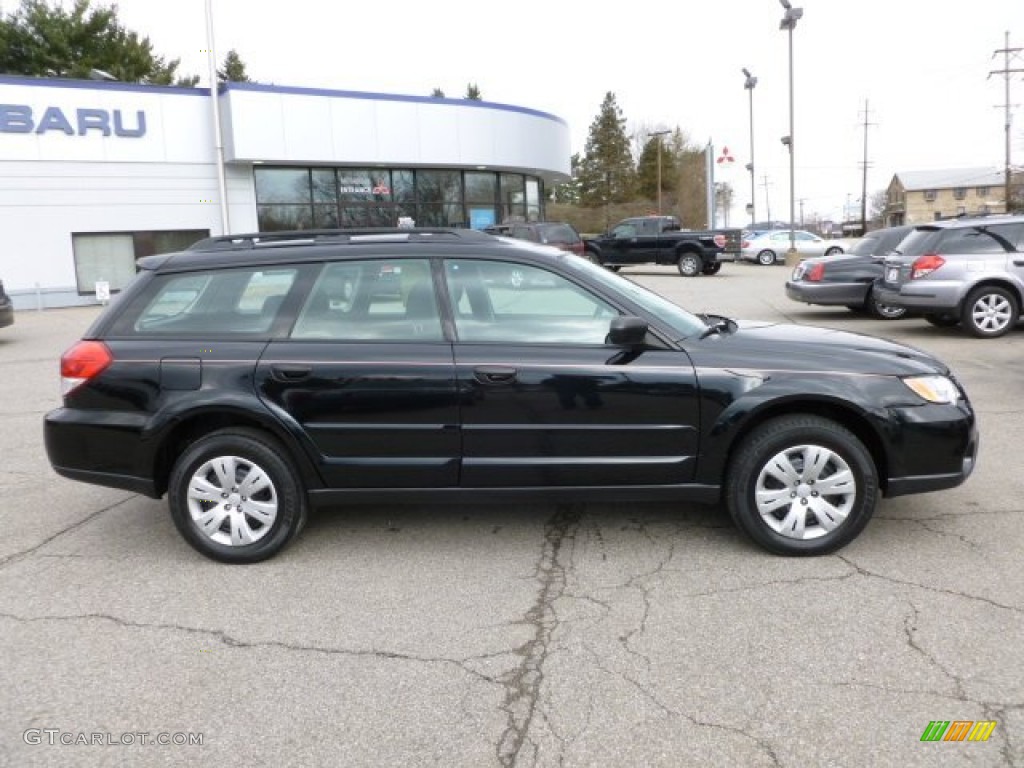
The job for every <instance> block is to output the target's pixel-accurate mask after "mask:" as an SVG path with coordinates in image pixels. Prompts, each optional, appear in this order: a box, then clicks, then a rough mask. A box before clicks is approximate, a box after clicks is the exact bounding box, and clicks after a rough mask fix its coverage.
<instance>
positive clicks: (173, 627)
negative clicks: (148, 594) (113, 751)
mask: <svg viewBox="0 0 1024 768" xmlns="http://www.w3.org/2000/svg"><path fill="white" fill-rule="evenodd" d="M0 619H8V620H10V621H16V622H19V623H22V624H34V623H37V622H47V621H54V622H71V621H105V622H109V623H112V624H115V625H116V626H119V627H123V628H126V629H143V630H161V631H162V630H170V631H174V632H183V633H185V634H189V635H199V636H201V637H204V638H206V639H209V640H213V641H215V642H218V643H220V644H221V645H224V646H226V647H227V648H232V649H234V648H238V649H243V650H252V649H270V650H282V651H292V652H297V653H317V654H323V655H325V656H345V657H351V658H376V659H386V660H389V661H414V662H420V663H430V664H446V665H451V666H455V667H458V668H459V669H461V670H462V671H463V672H465V673H466V674H468V675H470V676H471V677H475V678H477V679H478V680H481V681H484V682H487V683H490V684H493V685H502V682H501V681H500V680H498V679H497V678H494V677H491V676H490V675H485V674H483V673H482V672H478V671H476V670H475V669H472V668H471V667H469V666H467V665H468V664H470V663H471V662H474V661H478V660H482V659H486V658H489V657H490V656H493V654H484V655H482V656H469V657H467V658H464V659H448V658H444V657H431V656H413V655H411V654H405V653H397V652H395V651H380V650H353V649H351V648H332V647H330V646H322V645H301V644H299V643H286V642H283V641H281V640H241V639H239V638H237V637H235V636H233V635H230V634H228V633H227V632H225V631H224V630H222V629H204V628H202V627H190V626H186V625H184V624H174V623H163V622H143V621H130V620H128V619H123V618H121V617H120V616H113V615H111V614H106V613H83V614H76V615H45V616H19V615H17V614H13V613H6V612H0Z"/></svg>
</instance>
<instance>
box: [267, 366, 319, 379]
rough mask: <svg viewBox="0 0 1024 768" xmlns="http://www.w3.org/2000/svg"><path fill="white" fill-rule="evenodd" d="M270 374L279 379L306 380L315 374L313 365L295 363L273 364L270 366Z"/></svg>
mask: <svg viewBox="0 0 1024 768" xmlns="http://www.w3.org/2000/svg"><path fill="white" fill-rule="evenodd" d="M270 375H271V376H273V377H274V378H275V379H277V380H278V381H284V382H296V381H304V380H306V379H308V378H309V377H310V376H312V375H313V366H311V365H294V364H278V365H272V366H270Z"/></svg>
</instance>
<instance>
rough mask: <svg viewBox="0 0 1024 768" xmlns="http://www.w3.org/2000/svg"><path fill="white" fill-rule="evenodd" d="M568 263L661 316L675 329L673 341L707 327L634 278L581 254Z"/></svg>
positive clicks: (659, 317) (566, 259)
mask: <svg viewBox="0 0 1024 768" xmlns="http://www.w3.org/2000/svg"><path fill="white" fill-rule="evenodd" d="M564 263H565V264H566V266H568V267H570V268H572V269H574V270H576V271H578V272H585V273H586V274H587V276H588V277H590V278H591V279H593V280H595V281H596V282H598V283H599V284H601V285H605V286H607V287H608V288H609V289H611V290H612V291H615V292H616V293H620V294H623V295H624V296H626V298H628V299H629V300H630V301H632V302H633V303H635V304H638V305H640V307H641V308H643V310H644V311H645V312H647V313H648V314H649V315H652V316H654V317H657V318H658V319H659V320H661V321H662V322H664V323H665V324H666V325H668V326H670V327H671V328H672V330H673V331H674V333H673V339H672V340H673V341H678V340H679V339H683V338H686V337H688V336H693V335H694V334H696V333H701V332H703V331H704V330H705V329H706V328H707V324H706V323H705V322H704V321H702V320H701V319H700V318H699V317H697V316H696V315H693V314H691V313H689V312H687V311H686V310H685V309H683V308H682V307H680V306H679V305H678V304H673V303H672V302H671V301H669V300H668V299H666V298H665V297H664V296H659V295H658V294H656V293H654V291H651V290H648V289H647V288H644V287H643V286H641V285H637V284H636V283H634V282H633V281H632V280H628V279H626V278H624V277H619V275H617V274H615V273H614V272H609V271H608V270H607V269H605V268H604V267H599V266H597V265H596V264H593V263H591V262H590V261H587V260H586V259H581V258H580V257H579V256H567V257H566V258H565V260H564Z"/></svg>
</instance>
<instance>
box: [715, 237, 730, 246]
mask: <svg viewBox="0 0 1024 768" xmlns="http://www.w3.org/2000/svg"><path fill="white" fill-rule="evenodd" d="M714 240H715V245H717V246H718V247H719V248H725V245H726V243H728V242H729V241H728V239H727V238H726V237H725V235H715V237H714Z"/></svg>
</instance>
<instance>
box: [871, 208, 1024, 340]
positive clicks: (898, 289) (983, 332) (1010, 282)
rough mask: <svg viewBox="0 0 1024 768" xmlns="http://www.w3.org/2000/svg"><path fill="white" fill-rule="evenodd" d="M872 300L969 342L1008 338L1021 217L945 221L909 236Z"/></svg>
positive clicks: (1020, 264)
mask: <svg viewBox="0 0 1024 768" xmlns="http://www.w3.org/2000/svg"><path fill="white" fill-rule="evenodd" d="M875 294H876V295H877V296H878V300H879V301H881V302H884V303H886V304H889V305H892V306H897V307H904V308H906V309H909V310H913V311H916V312H921V313H924V317H925V319H926V320H927V321H928V322H930V323H931V324H933V325H937V326H955V325H958V324H960V325H962V326H963V329H964V330H965V331H967V332H968V333H969V334H971V335H972V336H976V337H978V338H983V339H991V338H996V337H997V336H1002V335H1004V334H1006V333H1008V332H1009V331H1010V330H1011V329H1012V328H1014V326H1016V325H1017V321H1018V320H1019V319H1020V314H1021V307H1022V306H1024V216H999V217H993V216H989V217H985V218H975V219H950V220H947V221H936V222H932V223H929V224H923V225H920V226H917V227H915V228H914V231H913V232H911V233H910V234H909V235H908V236H907V238H906V239H905V240H904V241H903V242H902V243H900V247H899V249H898V250H897V251H896V252H895V253H894V254H892V255H891V256H889V257H888V258H887V259H886V261H885V276H884V281H883V282H881V283H879V284H878V286H876V288H875Z"/></svg>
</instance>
